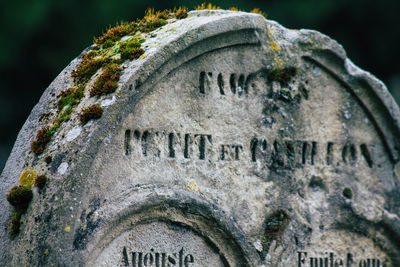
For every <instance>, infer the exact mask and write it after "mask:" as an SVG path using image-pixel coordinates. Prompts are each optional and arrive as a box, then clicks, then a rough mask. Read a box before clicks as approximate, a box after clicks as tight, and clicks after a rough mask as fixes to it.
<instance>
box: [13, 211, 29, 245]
mask: <svg viewBox="0 0 400 267" xmlns="http://www.w3.org/2000/svg"><path fill="white" fill-rule="evenodd" d="M25 212H26V209H20V208H15V209H14V211H13V214H12V218H11V223H10V239H11V240H13V239H15V238H16V237H17V235H18V234H19V232H20V227H21V217H22V215H23V214H25Z"/></svg>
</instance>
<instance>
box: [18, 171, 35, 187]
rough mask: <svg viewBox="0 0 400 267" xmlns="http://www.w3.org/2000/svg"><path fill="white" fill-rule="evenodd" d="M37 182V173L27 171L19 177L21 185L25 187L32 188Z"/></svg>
mask: <svg viewBox="0 0 400 267" xmlns="http://www.w3.org/2000/svg"><path fill="white" fill-rule="evenodd" d="M34 181H35V171H34V170H31V169H27V170H25V171H23V172H22V173H21V176H20V177H19V184H20V185H23V186H31V185H33V182H34Z"/></svg>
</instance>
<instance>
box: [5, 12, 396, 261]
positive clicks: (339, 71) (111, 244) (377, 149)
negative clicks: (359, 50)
mask: <svg viewBox="0 0 400 267" xmlns="http://www.w3.org/2000/svg"><path fill="white" fill-rule="evenodd" d="M399 120H400V113H399V108H398V106H397V105H396V104H395V102H394V100H393V99H392V97H391V96H390V94H389V92H388V90H387V89H386V87H385V85H384V84H383V83H382V82H381V81H379V80H378V79H376V78H375V77H374V76H372V75H371V74H369V73H368V72H365V71H363V70H361V69H359V68H358V67H356V66H355V65H354V64H353V63H352V62H351V61H350V60H349V59H348V58H347V57H346V53H345V51H344V50H343V48H342V47H341V46H340V45H339V44H338V43H337V42H336V41H334V40H332V39H330V38H329V37H327V36H325V35H323V34H321V33H319V32H316V31H311V30H289V29H286V28H284V27H283V26H281V25H280V24H278V23H277V22H274V21H270V20H266V19H265V18H264V17H263V16H262V15H260V14H254V13H246V12H239V11H228V10H197V11H190V12H187V10H186V9H177V10H175V11H174V12H172V11H165V12H158V13H156V12H154V11H149V12H147V13H146V16H145V18H144V19H142V20H140V21H136V22H131V23H122V24H120V25H117V26H116V27H115V28H112V29H109V30H108V31H107V32H106V33H105V34H104V35H103V36H102V37H99V38H97V39H96V40H95V43H94V44H93V45H92V46H90V47H89V48H87V49H86V50H84V51H83V53H82V54H81V55H80V56H79V57H78V58H76V59H75V60H73V61H72V62H71V63H70V64H69V65H68V66H67V67H66V68H65V69H64V70H63V71H62V72H61V74H60V75H59V76H58V77H57V78H56V79H55V80H54V81H53V83H52V84H51V85H50V86H49V87H48V88H47V90H46V91H45V92H44V93H43V96H42V97H41V99H40V101H39V103H38V104H37V105H36V106H35V108H34V109H33V111H32V113H31V115H30V116H29V118H28V119H27V121H26V123H25V124H24V126H23V128H22V129H21V131H20V133H19V135H18V138H17V141H16V143H15V145H14V148H13V151H12V153H11V155H10V157H9V160H8V162H7V164H6V167H5V169H4V170H3V173H2V175H1V181H2V183H1V184H0V191H1V192H2V194H3V195H4V196H5V195H6V194H7V192H8V191H9V190H10V189H11V187H13V186H14V185H17V184H18V180H19V177H20V175H21V173H24V172H26V170H27V169H29V170H34V171H35V173H36V176H37V177H38V176H41V177H42V180H44V181H46V180H47V181H48V182H47V184H46V185H44V186H43V185H41V186H40V187H32V188H33V200H32V201H31V202H30V204H29V207H28V208H27V209H24V212H23V213H22V215H21V214H16V213H15V209H14V211H13V208H12V206H10V205H9V204H8V203H7V201H6V198H5V197H4V198H0V212H1V214H3V215H2V216H1V218H0V223H2V225H7V224H9V223H10V222H11V223H13V222H14V226H12V227H15V225H16V223H15V221H18V223H20V222H22V226H20V225H19V224H18V227H19V228H18V229H20V230H21V232H20V234H19V235H18V236H16V238H15V239H14V240H13V241H11V240H10V239H9V238H8V235H9V231H10V230H8V229H7V228H6V227H3V228H1V229H0V259H1V262H6V263H9V264H11V265H13V264H14V265H24V264H28V263H32V262H33V263H35V264H37V265H44V264H45V265H47V264H52V263H53V264H56V265H63V264H65V265H74V266H85V265H86V266H93V265H96V266H97V265H101V266H111V265H112V266H114V265H118V266H136V265H135V264H139V266H141V265H142V264H143V265H144V266H167V264H177V266H178V265H179V266H204V265H208V266H247V265H249V266H259V265H262V264H264V265H266V266H313V265H312V263H311V265H310V262H312V261H313V260H314V259H315V260H316V261H318V260H319V259H322V261H325V259H326V260H327V261H330V262H331V264H337V265H338V266H340V264H341V263H340V262H342V265H343V264H344V262H346V261H347V263H348V264H357V266H358V264H360V266H367V265H362V264H364V262H365V264H370V263H368V261H370V262H371V264H372V261H374V264H378V261H379V264H386V266H395V265H396V264H399V263H400V259H399V257H398V256H396V255H399V253H398V252H399V248H398V244H397V243H398V242H397V243H396V241H395V240H396V238H399V237H400V219H399V214H400V207H399V205H398V203H399V202H398V201H399V197H398V193H399V190H400V188H399V185H398V183H399V180H398V178H399V172H400V166H399V164H398V161H399V158H400V140H399V139H398V138H397V137H398V136H399V134H400V123H399ZM43 175H46V179H44V178H43ZM38 184H40V183H38ZM35 185H36V183H35ZM28 187H29V186H28ZM13 212H14V215H15V216H14V217H16V218H17V219H18V220H11V217H12V213H13ZM13 229H15V228H13ZM146 239H147V240H146ZM160 240H161V241H160ZM176 240H178V241H179V242H178V243H179V244H177V243H176V242H174V241H176ZM360 243H362V244H363V246H360V245H359V244H360ZM10 251H12V252H10ZM23 253H26V255H27V257H26V258H21V257H17V255H22V254H23ZM153 264H154V265H153ZM157 264H159V265H157ZM162 264H164V265H162ZM307 264H308V265H307ZM326 264H327V263H326ZM390 264H391V265H390ZM324 266H325V265H324ZM326 266H329V265H326ZM350 266H352V265H350ZM384 266H385V265H384Z"/></svg>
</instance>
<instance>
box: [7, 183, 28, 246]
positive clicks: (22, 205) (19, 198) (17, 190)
mask: <svg viewBox="0 0 400 267" xmlns="http://www.w3.org/2000/svg"><path fill="white" fill-rule="evenodd" d="M32 198H33V193H32V189H31V188H30V187H28V186H23V185H19V186H14V187H13V188H11V190H10V191H8V193H7V201H8V202H9V203H10V204H11V205H13V206H14V211H13V215H12V219H11V223H10V226H9V227H10V238H11V239H14V238H15V237H16V236H17V235H18V234H19V228H20V226H21V217H22V215H23V214H24V213H25V212H26V210H27V208H28V206H29V203H30V202H31V200H32Z"/></svg>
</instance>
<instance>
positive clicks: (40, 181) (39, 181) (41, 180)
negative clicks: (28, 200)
mask: <svg viewBox="0 0 400 267" xmlns="http://www.w3.org/2000/svg"><path fill="white" fill-rule="evenodd" d="M46 182H47V176H46V175H39V176H38V177H36V179H35V186H36V187H37V188H39V189H43V188H44V186H45V185H46Z"/></svg>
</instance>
